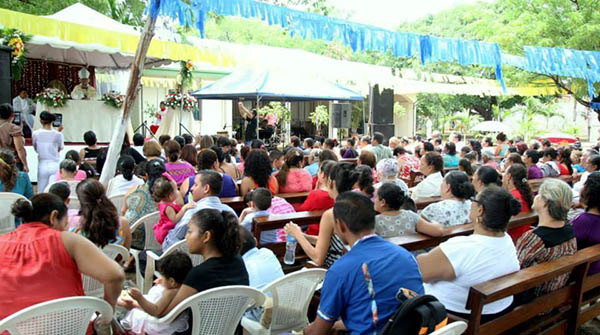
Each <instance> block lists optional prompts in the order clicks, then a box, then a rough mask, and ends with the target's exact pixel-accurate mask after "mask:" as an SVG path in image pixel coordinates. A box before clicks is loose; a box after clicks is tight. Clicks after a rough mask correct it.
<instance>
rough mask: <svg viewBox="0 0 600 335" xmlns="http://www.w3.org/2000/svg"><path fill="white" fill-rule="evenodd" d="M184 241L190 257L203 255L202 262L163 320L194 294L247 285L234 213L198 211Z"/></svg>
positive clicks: (190, 275) (170, 305) (177, 295)
mask: <svg viewBox="0 0 600 335" xmlns="http://www.w3.org/2000/svg"><path fill="white" fill-rule="evenodd" d="M185 239H186V241H187V245H188V249H189V251H190V253H191V254H194V255H202V258H203V259H204V262H202V263H201V264H200V265H197V266H195V267H194V268H192V270H191V271H190V272H189V273H188V275H187V276H186V277H185V280H184V281H183V285H181V287H180V288H179V291H177V294H176V295H175V298H173V300H172V301H171V303H170V304H169V306H168V307H167V308H166V309H165V310H164V311H163V312H162V313H161V314H160V316H165V315H166V314H168V313H169V312H170V311H171V310H172V309H173V308H175V306H177V305H178V304H179V303H181V302H182V301H183V300H185V299H187V298H188V297H191V296H192V295H194V294H196V293H200V292H203V291H206V290H210V289H212V288H217V287H222V286H229V285H246V286H247V285H249V284H250V281H249V278H248V272H247V271H246V266H245V265H244V260H243V259H242V257H241V256H240V249H241V247H242V240H241V235H240V226H239V224H238V220H237V218H236V217H235V215H234V214H233V213H231V212H227V211H222V212H221V211H219V210H216V209H208V208H206V209H201V210H199V211H198V212H196V213H195V214H194V215H193V216H192V218H191V220H190V222H189V228H188V231H187V233H186V235H185Z"/></svg>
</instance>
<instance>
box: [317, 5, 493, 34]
mask: <svg viewBox="0 0 600 335" xmlns="http://www.w3.org/2000/svg"><path fill="white" fill-rule="evenodd" d="M485 1H490V0H485ZM329 2H330V3H331V4H332V5H333V6H334V7H336V8H339V9H340V10H342V11H343V12H344V13H348V14H349V15H350V17H349V18H348V19H349V20H350V21H354V22H360V23H366V24H371V25H374V26H378V27H383V28H387V29H395V28H396V27H397V26H398V25H399V24H400V23H401V22H407V21H408V22H410V21H414V20H418V19H420V18H423V17H425V16H427V15H429V14H436V13H438V12H440V11H442V10H444V9H448V8H451V7H453V6H456V5H462V4H471V3H475V2H477V0H329Z"/></svg>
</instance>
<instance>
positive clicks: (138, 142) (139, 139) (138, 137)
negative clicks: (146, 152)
mask: <svg viewBox="0 0 600 335" xmlns="http://www.w3.org/2000/svg"><path fill="white" fill-rule="evenodd" d="M133 145H135V146H136V147H141V146H143V145H144V135H142V134H140V133H135V134H134V135H133Z"/></svg>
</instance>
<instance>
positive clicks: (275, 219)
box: [252, 211, 324, 257]
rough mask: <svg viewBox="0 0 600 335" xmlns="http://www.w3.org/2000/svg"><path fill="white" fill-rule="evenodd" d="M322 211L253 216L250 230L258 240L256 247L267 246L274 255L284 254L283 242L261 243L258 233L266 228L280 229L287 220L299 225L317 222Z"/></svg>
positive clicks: (266, 229)
mask: <svg viewBox="0 0 600 335" xmlns="http://www.w3.org/2000/svg"><path fill="white" fill-rule="evenodd" d="M323 212H324V211H311V212H297V213H290V214H276V215H269V216H263V217H257V218H254V221H253V222H252V231H253V233H254V237H255V238H256V240H257V241H258V247H259V248H262V247H264V248H269V249H271V250H272V251H273V253H275V255H277V256H281V257H283V255H285V242H279V243H268V244H261V243H260V234H261V233H262V232H265V231H268V230H273V229H282V228H283V227H284V226H285V225H286V224H287V223H289V222H294V223H296V224H297V225H299V226H305V225H309V224H313V223H319V222H320V221H321V216H322V215H323ZM298 249H300V248H297V249H296V250H298Z"/></svg>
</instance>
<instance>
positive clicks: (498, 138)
mask: <svg viewBox="0 0 600 335" xmlns="http://www.w3.org/2000/svg"><path fill="white" fill-rule="evenodd" d="M496 139H497V140H498V141H502V142H504V141H506V134H505V133H500V134H498V135H496Z"/></svg>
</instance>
